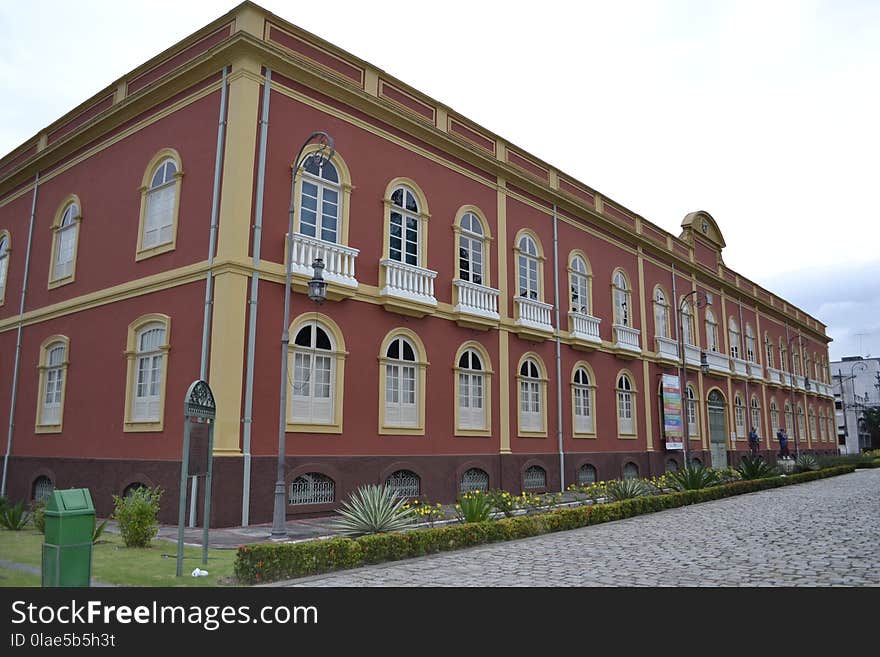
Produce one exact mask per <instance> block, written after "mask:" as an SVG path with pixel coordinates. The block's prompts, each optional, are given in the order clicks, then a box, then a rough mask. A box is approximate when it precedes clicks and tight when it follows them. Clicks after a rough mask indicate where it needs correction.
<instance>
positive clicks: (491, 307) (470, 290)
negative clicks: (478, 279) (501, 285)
mask: <svg viewBox="0 0 880 657" xmlns="http://www.w3.org/2000/svg"><path fill="white" fill-rule="evenodd" d="M452 285H453V286H454V287H455V300H456V304H455V307H454V308H453V311H454V312H457V313H462V314H464V315H473V316H475V317H482V318H484V319H488V320H492V321H496V322H497V321H498V320H499V319H500V316H499V315H498V290H496V289H495V288H493V287H486V286H485V285H478V284H477V283H471V282H470V281H462V280H460V279H456V280H454V281H452Z"/></svg>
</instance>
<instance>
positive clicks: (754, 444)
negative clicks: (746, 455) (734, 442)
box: [749, 427, 758, 456]
mask: <svg viewBox="0 0 880 657" xmlns="http://www.w3.org/2000/svg"><path fill="white" fill-rule="evenodd" d="M749 451H750V452H751V453H752V456H757V455H758V430H757V429H756V428H755V427H752V430H751V431H749Z"/></svg>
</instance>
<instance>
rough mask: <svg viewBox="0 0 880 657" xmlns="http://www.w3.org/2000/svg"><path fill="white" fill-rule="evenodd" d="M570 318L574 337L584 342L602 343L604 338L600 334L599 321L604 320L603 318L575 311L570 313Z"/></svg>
mask: <svg viewBox="0 0 880 657" xmlns="http://www.w3.org/2000/svg"><path fill="white" fill-rule="evenodd" d="M568 319H569V321H571V337H572V339H574V340H581V341H582V342H592V343H594V344H602V338H601V336H600V335H599V323H600V322H601V321H602V320H601V319H599V318H598V317H593V316H592V315H585V314H583V313H577V312H574V311H572V312H570V313H568Z"/></svg>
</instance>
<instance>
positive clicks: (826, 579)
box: [275, 469, 880, 587]
mask: <svg viewBox="0 0 880 657" xmlns="http://www.w3.org/2000/svg"><path fill="white" fill-rule="evenodd" d="M878 544H880V469H873V470H857V471H856V472H855V473H853V474H849V475H843V476H839V477H831V478H829V479H823V480H821V481H816V482H811V483H806V484H798V485H795V486H787V487H785V488H778V489H775V490H768V491H763V492H759V493H751V494H749V495H739V496H736V497H732V498H728V499H724V500H718V501H715V502H705V503H702V504H696V505H692V506H688V507H684V508H680V509H672V510H669V511H662V512H659V513H653V514H649V515H644V516H639V517H636V518H630V519H628V520H621V521H618V522H612V523H606V524H602V525H595V526H593V527H585V528H583V529H577V530H573V531H568V532H560V533H556V534H549V535H546V536H539V537H536V538H530V539H524V540H520V541H511V542H507V543H497V544H494V545H486V546H481V547H477V548H471V549H468V550H461V551H458V552H450V553H445V554H439V555H432V556H430V557H422V558H418V559H410V560H407V561H399V562H393V563H387V564H379V565H376V566H368V567H365V568H358V569H354V570H348V571H342V572H338V573H330V574H327V575H316V576H314V577H308V578H302V579H298V580H291V581H288V582H278V583H276V584H275V586H480V587H485V586H880V567H878V566H877V564H876V560H875V556H874V555H875V552H876V549H877V545H878Z"/></svg>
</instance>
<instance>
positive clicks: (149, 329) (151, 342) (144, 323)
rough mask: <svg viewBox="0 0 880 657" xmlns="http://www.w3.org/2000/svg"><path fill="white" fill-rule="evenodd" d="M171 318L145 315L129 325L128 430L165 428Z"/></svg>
mask: <svg viewBox="0 0 880 657" xmlns="http://www.w3.org/2000/svg"><path fill="white" fill-rule="evenodd" d="M170 334H171V318H170V317H168V316H167V315H159V314H152V315H143V316H142V317H139V318H138V319H136V320H135V321H134V322H132V323H131V324H130V325H129V327H128V340H127V345H128V348H127V349H126V352H125V355H126V360H127V364H128V367H127V369H128V375H127V384H126V385H127V389H126V400H127V403H126V417H125V431H162V428H163V418H164V405H165V382H166V380H167V378H168V377H167V371H168V352H169V350H170V348H171V347H170V344H169V340H170Z"/></svg>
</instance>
